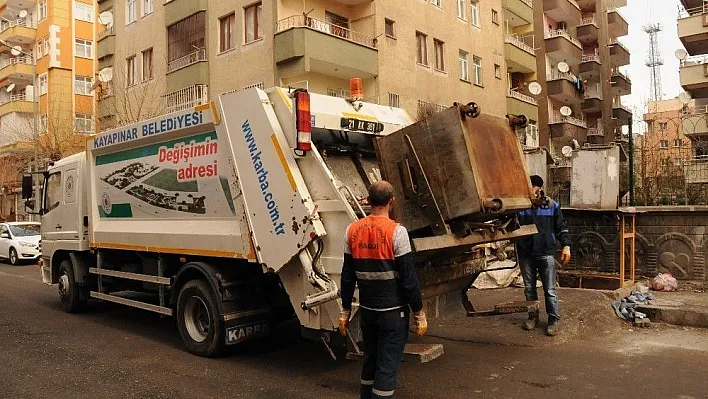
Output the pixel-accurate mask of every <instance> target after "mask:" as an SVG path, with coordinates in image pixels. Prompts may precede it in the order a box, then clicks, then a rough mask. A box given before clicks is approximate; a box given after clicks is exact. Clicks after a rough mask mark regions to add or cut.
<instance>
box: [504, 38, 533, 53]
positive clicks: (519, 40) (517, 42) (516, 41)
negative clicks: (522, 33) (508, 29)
mask: <svg viewBox="0 0 708 399" xmlns="http://www.w3.org/2000/svg"><path fill="white" fill-rule="evenodd" d="M531 39H532V42H533V37H531ZM504 41H505V42H506V43H509V44H511V45H512V46H514V47H517V48H519V49H521V50H523V51H525V52H527V53H529V54H531V55H533V56H536V50H534V48H533V47H531V46H529V45H528V44H526V43H524V41H523V38H521V37H518V36H515V35H507V36H506V38H505V39H504Z"/></svg>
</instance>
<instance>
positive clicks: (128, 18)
mask: <svg viewBox="0 0 708 399" xmlns="http://www.w3.org/2000/svg"><path fill="white" fill-rule="evenodd" d="M135 2H136V0H125V24H126V25H129V24H132V23H133V22H135V20H136V19H137V14H138V13H137V4H135Z"/></svg>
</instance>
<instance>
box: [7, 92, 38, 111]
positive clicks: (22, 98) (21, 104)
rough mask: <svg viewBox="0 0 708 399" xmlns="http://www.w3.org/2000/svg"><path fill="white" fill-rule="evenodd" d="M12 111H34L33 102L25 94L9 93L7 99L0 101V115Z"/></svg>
mask: <svg viewBox="0 0 708 399" xmlns="http://www.w3.org/2000/svg"><path fill="white" fill-rule="evenodd" d="M13 112H30V113H31V112H34V102H32V99H31V98H28V97H27V96H26V95H25V94H11V95H10V97H9V99H7V100H6V101H3V102H2V103H0V115H7V114H10V113H13Z"/></svg>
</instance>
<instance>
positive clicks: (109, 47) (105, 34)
mask: <svg viewBox="0 0 708 399" xmlns="http://www.w3.org/2000/svg"><path fill="white" fill-rule="evenodd" d="M97 46H98V50H97V51H96V57H97V58H98V59H99V60H100V59H103V58H105V57H109V56H112V55H114V54H115V52H116V35H115V31H114V28H113V27H110V28H109V29H104V30H103V31H101V32H100V33H99V34H98V43H97Z"/></svg>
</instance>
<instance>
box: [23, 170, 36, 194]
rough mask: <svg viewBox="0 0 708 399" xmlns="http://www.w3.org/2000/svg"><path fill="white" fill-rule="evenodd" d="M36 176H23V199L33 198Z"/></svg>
mask: <svg viewBox="0 0 708 399" xmlns="http://www.w3.org/2000/svg"><path fill="white" fill-rule="evenodd" d="M33 180H34V176H32V175H24V176H22V199H24V200H26V199H30V198H32V191H33V190H32V189H33Z"/></svg>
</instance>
